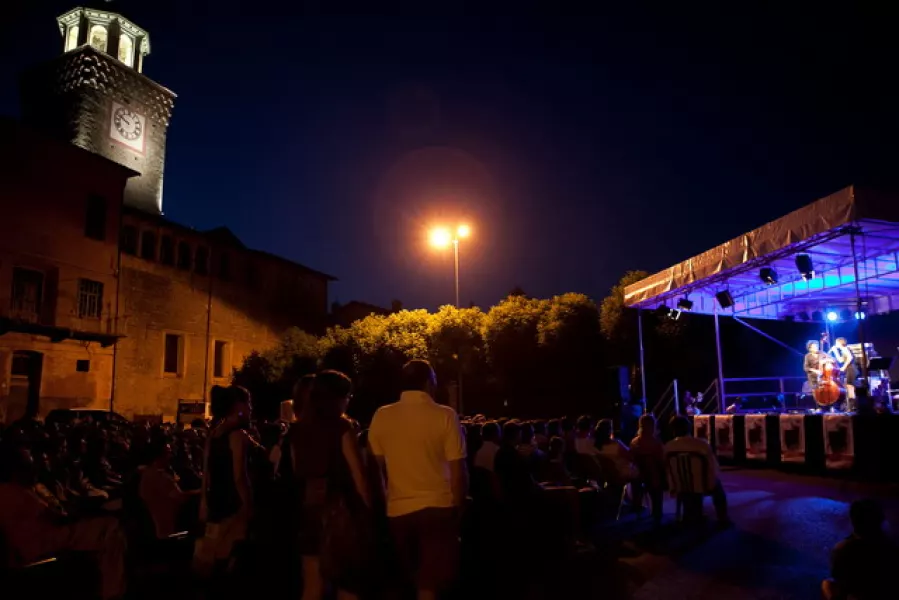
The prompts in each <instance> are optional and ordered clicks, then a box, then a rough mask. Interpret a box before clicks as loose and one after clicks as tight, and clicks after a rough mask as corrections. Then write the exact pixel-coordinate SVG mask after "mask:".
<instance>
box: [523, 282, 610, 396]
mask: <svg viewBox="0 0 899 600" xmlns="http://www.w3.org/2000/svg"><path fill="white" fill-rule="evenodd" d="M537 342H538V344H539V345H540V347H541V349H542V360H543V363H542V364H543V369H542V371H543V372H544V373H546V374H547V376H548V378H549V379H550V381H548V382H544V383H543V394H544V398H545V399H554V400H555V401H556V402H559V401H561V402H564V406H565V411H566V412H574V413H575V414H578V413H591V414H608V413H609V412H610V407H611V402H612V401H613V400H614V399H613V398H608V397H605V396H604V395H603V394H602V391H601V390H602V387H601V386H600V385H598V380H599V378H598V377H597V373H598V372H600V371H601V369H602V365H603V346H604V341H603V337H602V333H601V330H600V322H599V308H598V307H597V306H596V303H595V302H593V300H591V299H590V298H588V297H587V296H585V295H584V294H571V293H570V294H562V295H560V296H555V297H553V298H551V299H550V300H549V307H548V309H547V310H546V312H544V313H543V314H542V315H541V318H540V321H539V323H538V326H537ZM604 403H605V404H604ZM606 404H608V405H606Z"/></svg>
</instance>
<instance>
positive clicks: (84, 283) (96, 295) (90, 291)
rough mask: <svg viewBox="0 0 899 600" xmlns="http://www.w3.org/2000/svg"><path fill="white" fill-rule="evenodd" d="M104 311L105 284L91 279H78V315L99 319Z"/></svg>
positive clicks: (84, 317) (83, 317)
mask: <svg viewBox="0 0 899 600" xmlns="http://www.w3.org/2000/svg"><path fill="white" fill-rule="evenodd" d="M102 313H103V284H102V283H100V282H99V281H91V280H90V279H79V280H78V316H79V317H80V318H82V319H89V318H93V319H98V318H100V315H101V314H102Z"/></svg>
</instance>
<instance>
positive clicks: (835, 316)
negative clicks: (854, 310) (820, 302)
mask: <svg viewBox="0 0 899 600" xmlns="http://www.w3.org/2000/svg"><path fill="white" fill-rule="evenodd" d="M839 318H840V315H838V314H837V311H835V310H829V311H827V320H828V321H836V320H837V319H839Z"/></svg>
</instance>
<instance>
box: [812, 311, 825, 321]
mask: <svg viewBox="0 0 899 600" xmlns="http://www.w3.org/2000/svg"><path fill="white" fill-rule="evenodd" d="M823 320H824V313H822V312H821V311H820V310H816V311H815V312H813V313H812V321H823Z"/></svg>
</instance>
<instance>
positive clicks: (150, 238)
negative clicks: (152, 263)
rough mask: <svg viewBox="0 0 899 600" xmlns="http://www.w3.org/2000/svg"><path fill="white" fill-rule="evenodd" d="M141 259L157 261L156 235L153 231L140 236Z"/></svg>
mask: <svg viewBox="0 0 899 600" xmlns="http://www.w3.org/2000/svg"><path fill="white" fill-rule="evenodd" d="M140 257H141V258H143V259H144V260H156V234H155V233H153V232H152V231H144V232H142V233H141V235H140Z"/></svg>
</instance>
